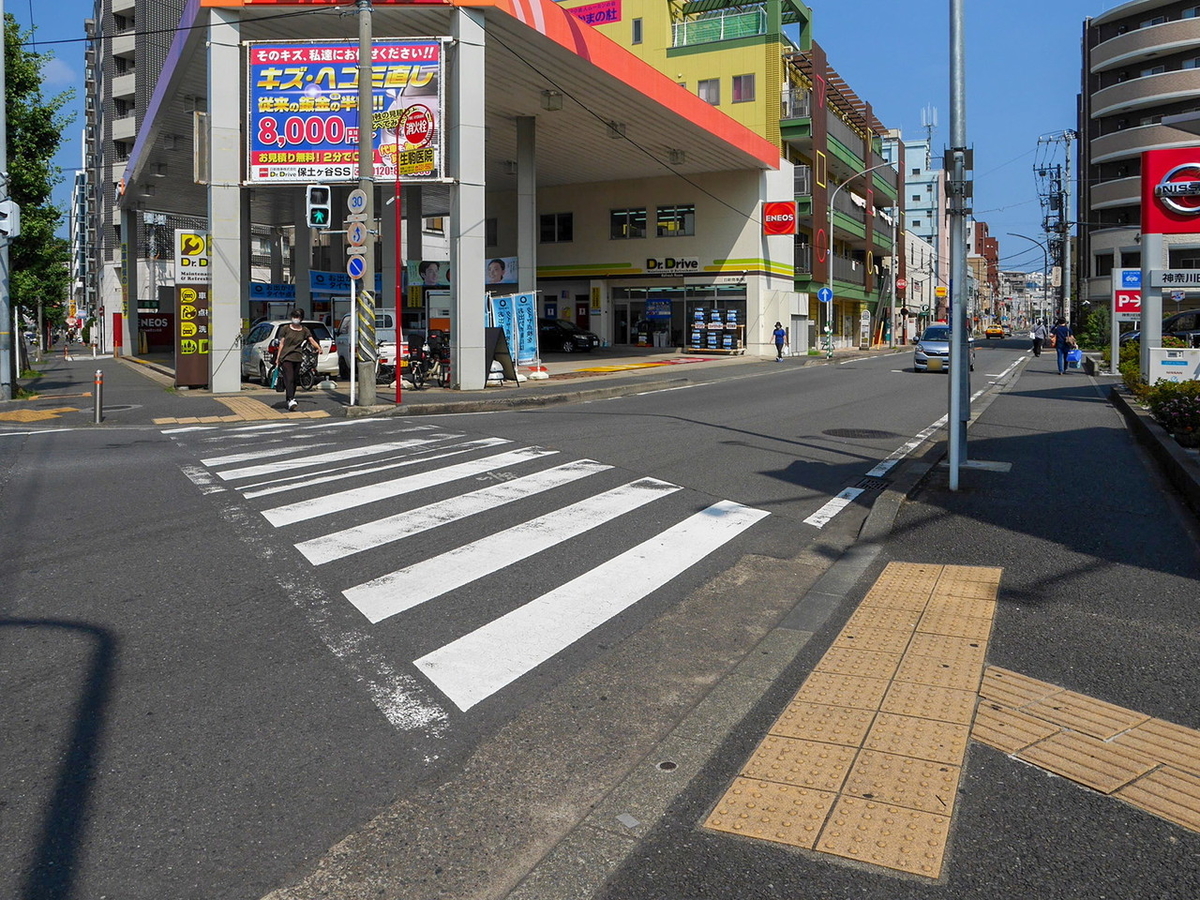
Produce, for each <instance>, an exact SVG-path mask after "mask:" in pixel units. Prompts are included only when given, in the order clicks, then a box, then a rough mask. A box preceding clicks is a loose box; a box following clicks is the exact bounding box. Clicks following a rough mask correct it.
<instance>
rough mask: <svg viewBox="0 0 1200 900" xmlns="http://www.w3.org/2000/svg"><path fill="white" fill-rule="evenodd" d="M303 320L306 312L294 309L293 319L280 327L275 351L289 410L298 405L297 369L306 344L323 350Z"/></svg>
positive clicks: (317, 349) (276, 363) (319, 350)
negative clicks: (277, 346)
mask: <svg viewBox="0 0 1200 900" xmlns="http://www.w3.org/2000/svg"><path fill="white" fill-rule="evenodd" d="M303 322H304V312H303V311H302V310H299V309H293V310H292V321H291V322H289V323H288V324H287V325H284V326H283V327H282V328H281V329H279V349H278V350H276V351H275V365H276V366H278V367H279V374H280V375H281V376H282V378H283V392H284V393H283V398H284V400H285V401H286V403H287V410H288V412H291V411H292V410H294V409H295V408H296V406H297V403H296V370H297V369H298V368H299V367H300V361H301V360H302V359H303V358H304V345H305V344H308V345H309V346H311V347H312V348H313V349H314V350H316V351H317V352H318V353H320V352H321V345H320V344H318V343H317V341H316V339H315V338H314V337H313V336H312V332H311V331H309V330H308V327H307V326H306V325H304V324H303Z"/></svg>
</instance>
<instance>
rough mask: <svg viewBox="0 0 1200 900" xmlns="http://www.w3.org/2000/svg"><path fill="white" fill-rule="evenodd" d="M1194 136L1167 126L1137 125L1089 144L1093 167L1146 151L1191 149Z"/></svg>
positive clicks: (1194, 140) (1194, 141)
mask: <svg viewBox="0 0 1200 900" xmlns="http://www.w3.org/2000/svg"><path fill="white" fill-rule="evenodd" d="M1195 143H1196V136H1195V135H1192V134H1188V133H1187V132H1186V131H1180V130H1179V129H1177V128H1171V127H1170V126H1167V125H1139V126H1137V127H1135V128H1126V129H1125V130H1124V131H1114V132H1113V133H1112V134H1106V135H1103V136H1102V137H1098V138H1096V139H1095V140H1093V141H1092V143H1091V151H1092V158H1091V162H1092V164H1093V165H1098V164H1099V163H1103V162H1110V161H1111V160H1114V159H1129V158H1132V157H1135V156H1138V155H1140V154H1141V153H1143V152H1145V151H1146V150H1156V149H1159V148H1164V147H1191V146H1193V145H1194V144H1195Z"/></svg>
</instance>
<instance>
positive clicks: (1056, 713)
mask: <svg viewBox="0 0 1200 900" xmlns="http://www.w3.org/2000/svg"><path fill="white" fill-rule="evenodd" d="M1025 712H1027V713H1029V714H1030V715H1031V716H1037V717H1038V718H1039V719H1045V720H1046V721H1047V722H1054V723H1055V724H1056V725H1062V726H1063V727H1064V728H1069V729H1071V730H1072V731H1078V732H1081V733H1083V734H1090V735H1091V736H1092V737H1096V738H1100V740H1102V741H1103V740H1108V739H1109V738H1112V737H1116V736H1117V735H1118V734H1120V733H1121V732H1122V731H1128V730H1129V729H1130V728H1133V727H1134V726H1135V725H1140V724H1142V723H1143V722H1148V721H1149V720H1150V717H1149V716H1148V715H1146V714H1145V713H1139V712H1134V711H1133V710H1131V709H1125V707H1123V706H1114V705H1113V704H1111V703H1105V702H1104V701H1103V700H1097V699H1096V698H1095V697H1088V696H1085V695H1084V694H1077V693H1075V692H1074V691H1063V692H1062V693H1060V694H1055V695H1054V696H1053V697H1047V698H1046V699H1045V700H1039V701H1038V702H1037V703H1030V704H1029V705H1027V706H1026V707H1025Z"/></svg>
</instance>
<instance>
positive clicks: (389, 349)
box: [337, 312, 396, 378]
mask: <svg viewBox="0 0 1200 900" xmlns="http://www.w3.org/2000/svg"><path fill="white" fill-rule="evenodd" d="M353 315H354V314H353V313H346V315H344V316H342V321H341V324H340V325H338V329H337V356H338V371H339V372H340V373H341V375H342V377H343V378H348V377H349V376H350V360H351V358H352V354H351V352H350V318H351V316H353ZM375 346H376V347H377V348H378V350H379V361H380V362H381V363H383V364H384V365H389V366H392V365H395V364H396V361H395V355H396V320H395V319H394V318H392V314H391V313H384V312H376V313H375Z"/></svg>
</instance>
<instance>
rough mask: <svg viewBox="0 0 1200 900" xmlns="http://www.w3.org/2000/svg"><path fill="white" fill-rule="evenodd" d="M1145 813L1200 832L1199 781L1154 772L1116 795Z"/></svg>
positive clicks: (1183, 774)
mask: <svg viewBox="0 0 1200 900" xmlns="http://www.w3.org/2000/svg"><path fill="white" fill-rule="evenodd" d="M1113 796H1114V797H1120V798H1121V799H1122V800H1124V801H1125V802H1126V803H1132V804H1133V805H1134V806H1136V807H1138V808H1140V809H1144V810H1145V811H1146V812H1148V813H1150V814H1152V815H1155V816H1158V817H1159V818H1160V819H1166V820H1167V821H1168V822H1174V823H1175V824H1176V825H1182V826H1183V827H1184V828H1187V829H1189V830H1190V831H1196V832H1200V778H1197V777H1196V776H1195V775H1190V774H1188V773H1187V772H1180V771H1177V770H1175V769H1171V768H1162V769H1156V770H1155V771H1153V772H1151V773H1150V774H1148V775H1144V776H1142V777H1141V778H1139V779H1138V780H1137V781H1134V782H1132V783H1131V784H1127V785H1125V787H1123V788H1121V789H1120V790H1119V791H1117V792H1116V793H1115V794H1113Z"/></svg>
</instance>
